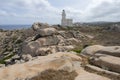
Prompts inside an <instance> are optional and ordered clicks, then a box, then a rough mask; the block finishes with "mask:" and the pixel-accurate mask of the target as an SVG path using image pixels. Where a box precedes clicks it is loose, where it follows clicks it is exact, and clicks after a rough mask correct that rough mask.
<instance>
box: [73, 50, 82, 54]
mask: <svg viewBox="0 0 120 80" xmlns="http://www.w3.org/2000/svg"><path fill="white" fill-rule="evenodd" d="M72 51H74V52H76V53H79V54H80V53H81V51H82V49H76V50H72Z"/></svg>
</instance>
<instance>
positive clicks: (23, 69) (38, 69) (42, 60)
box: [0, 52, 110, 80]
mask: <svg viewBox="0 0 120 80" xmlns="http://www.w3.org/2000/svg"><path fill="white" fill-rule="evenodd" d="M81 61H82V58H81V57H79V56H77V55H75V54H73V53H67V52H66V53H63V52H59V53H56V54H50V55H48V56H40V57H38V58H36V59H34V60H33V61H29V62H27V63H22V64H15V65H12V66H9V67H6V68H0V75H1V76H0V80H26V79H27V80H34V79H35V78H37V79H38V78H39V79H43V78H44V79H47V78H48V75H49V76H51V78H50V79H52V78H55V76H60V79H61V78H63V77H64V78H66V79H70V78H69V77H71V76H73V77H75V78H74V79H72V80H101V79H102V80H110V79H108V78H105V77H102V76H99V75H96V74H92V73H89V72H86V71H85V70H83V68H82V67H81ZM60 70H61V71H62V73H63V72H66V73H67V74H68V75H67V74H65V75H62V74H58V72H59V71H60ZM43 73H45V74H44V76H46V77H41V76H43V75H42V74H43ZM50 73H51V74H50ZM60 73H61V72H60ZM70 73H71V74H73V73H74V74H73V75H70ZM52 74H54V75H53V76H52ZM63 74H64V73H63ZM66 76H68V77H66ZM73 77H72V78H73ZM56 78H58V77H56ZM47 80H48V79H47ZM58 80H59V79H58Z"/></svg>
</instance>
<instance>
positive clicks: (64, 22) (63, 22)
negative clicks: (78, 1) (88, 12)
mask: <svg viewBox="0 0 120 80" xmlns="http://www.w3.org/2000/svg"><path fill="white" fill-rule="evenodd" d="M61 26H64V27H65V26H73V20H72V19H67V18H66V13H65V10H63V11H62V20H61Z"/></svg>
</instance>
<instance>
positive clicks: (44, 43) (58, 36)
mask: <svg viewBox="0 0 120 80" xmlns="http://www.w3.org/2000/svg"><path fill="white" fill-rule="evenodd" d="M32 28H33V30H35V32H36V36H33V37H32V38H29V39H28V40H26V41H25V42H24V44H23V49H22V54H30V55H31V56H44V55H47V54H51V53H55V52H64V51H69V50H72V49H74V47H75V45H77V44H78V43H80V42H81V41H80V40H78V39H76V38H75V37H74V36H73V34H66V32H65V31H58V30H57V29H55V28H53V27H48V25H47V27H46V25H45V24H40V23H34V24H33V26H32ZM68 35H70V36H68Z"/></svg>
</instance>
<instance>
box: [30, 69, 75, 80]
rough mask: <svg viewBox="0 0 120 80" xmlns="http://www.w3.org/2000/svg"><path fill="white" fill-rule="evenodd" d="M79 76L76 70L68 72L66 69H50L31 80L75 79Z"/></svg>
mask: <svg viewBox="0 0 120 80" xmlns="http://www.w3.org/2000/svg"><path fill="white" fill-rule="evenodd" d="M76 76H77V73H76V72H75V71H73V72H68V71H64V70H53V69H49V70H46V71H43V72H41V73H40V74H39V75H38V76H36V77H34V78H32V79H30V80H74V79H75V77H76Z"/></svg>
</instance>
